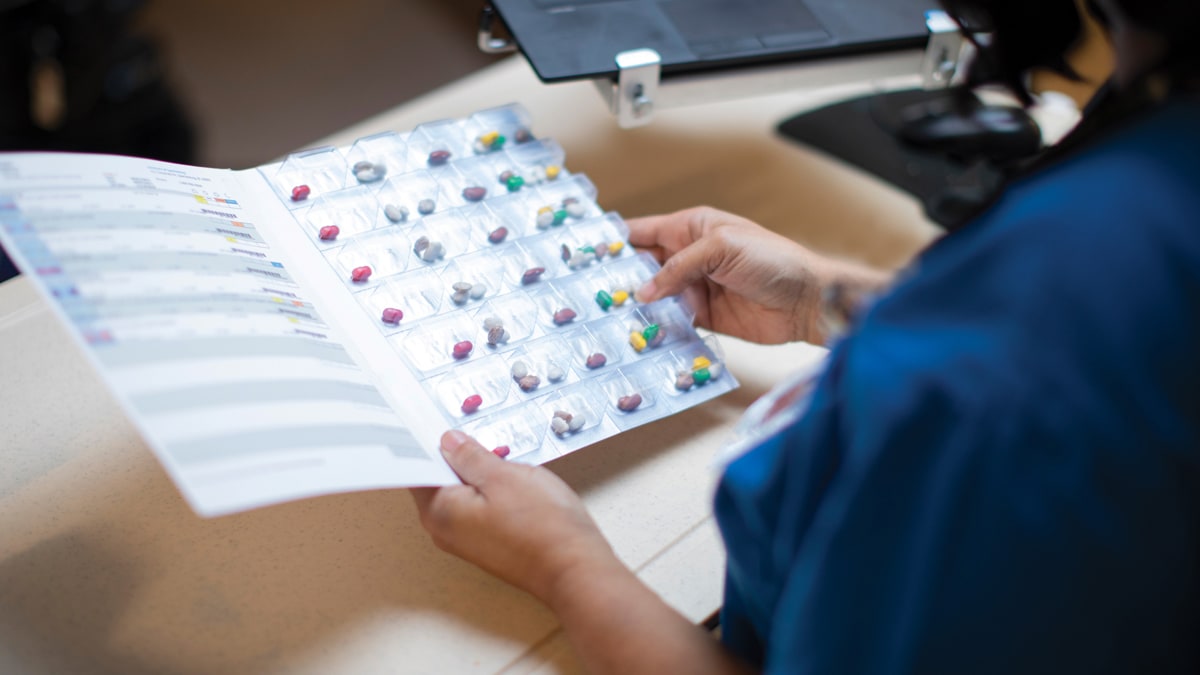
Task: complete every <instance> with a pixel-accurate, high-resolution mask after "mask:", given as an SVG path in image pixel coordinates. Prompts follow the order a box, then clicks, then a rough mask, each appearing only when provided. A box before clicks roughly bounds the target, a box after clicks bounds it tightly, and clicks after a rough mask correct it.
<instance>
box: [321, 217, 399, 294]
mask: <svg viewBox="0 0 1200 675" xmlns="http://www.w3.org/2000/svg"><path fill="white" fill-rule="evenodd" d="M408 249H409V240H408V238H407V237H405V236H404V233H402V232H401V231H400V230H398V229H396V228H389V229H386V230H378V231H374V232H369V233H367V234H363V235H360V236H358V237H355V238H354V239H353V240H351V241H350V242H348V243H347V244H346V245H345V246H343V247H341V248H338V249H333V250H330V251H326V252H325V259H326V260H328V261H329V263H330V264H331V265H332V266H333V268H334V269H335V270H337V271H338V274H339V276H340V277H341V278H342V281H344V282H345V283H346V284H347V285H349V286H351V287H352V288H354V289H355V290H358V289H361V288H368V287H371V286H374V285H376V284H378V283H379V281H380V280H381V279H384V278H387V277H390V276H392V275H395V274H400V273H401V272H403V271H405V270H406V269H408V264H409V257H410V255H411V254H410V253H409V251H408Z"/></svg>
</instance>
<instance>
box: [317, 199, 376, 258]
mask: <svg viewBox="0 0 1200 675" xmlns="http://www.w3.org/2000/svg"><path fill="white" fill-rule="evenodd" d="M377 210H378V204H376V202H375V196H374V195H373V194H372V193H371V192H370V191H369V190H367V189H366V188H354V189H350V190H338V191H337V192H331V193H329V194H326V195H325V196H323V197H321V198H319V199H317V200H316V201H314V202H313V205H312V207H311V208H309V210H308V212H307V213H305V214H304V216H303V218H304V224H305V226H306V228H307V229H308V232H309V234H310V235H311V236H312V238H313V239H314V240H316V241H317V245H318V246H321V247H322V248H329V247H332V246H334V245H337V244H339V243H344V242H345V241H346V240H347V239H350V238H353V237H355V236H357V235H360V234H363V233H366V232H370V231H371V230H374V229H375V227H376V223H375V212H376V211H377Z"/></svg>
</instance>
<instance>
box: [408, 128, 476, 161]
mask: <svg viewBox="0 0 1200 675" xmlns="http://www.w3.org/2000/svg"><path fill="white" fill-rule="evenodd" d="M471 154H472V153H471V144H470V142H469V141H468V140H467V131H466V130H465V124H464V123H463V122H460V121H458V120H437V121H433V122H426V123H425V124H422V125H420V126H418V127H417V128H416V129H413V132H412V134H411V135H409V137H408V156H409V166H411V167H414V168H416V167H422V166H423V167H425V168H428V169H430V170H432V171H433V172H435V173H442V172H446V171H449V170H450V166H451V165H452V164H453V163H454V162H456V161H458V160H461V159H463V158H465V157H469V156H470V155H471Z"/></svg>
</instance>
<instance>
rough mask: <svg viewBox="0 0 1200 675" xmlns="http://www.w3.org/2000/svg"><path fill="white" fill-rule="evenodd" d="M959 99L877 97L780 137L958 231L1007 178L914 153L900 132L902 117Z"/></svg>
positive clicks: (811, 119) (830, 110) (792, 125)
mask: <svg viewBox="0 0 1200 675" xmlns="http://www.w3.org/2000/svg"><path fill="white" fill-rule="evenodd" d="M955 95H956V94H955V93H953V92H952V91H951V90H947V89H940V90H924V89H906V90H901V91H895V92H887V93H882V94H872V95H870V96H864V97H861V98H855V99H850V100H848V101H843V102H840V103H836V104H833V105H830V106H827V107H825V108H820V109H817V110H814V111H811V112H806V113H803V114H800V115H797V116H795V117H792V118H789V119H787V120H784V121H783V122H781V123H780V124H779V133H780V134H782V135H783V136H785V137H786V138H789V139H791V140H793V141H796V142H798V143H801V144H803V145H806V146H809V147H812V148H815V149H818V150H821V151H823V152H825V153H827V154H829V155H832V156H834V157H836V158H838V159H840V160H842V161H845V162H847V163H849V164H851V165H853V166H855V167H858V168H860V169H862V170H864V171H866V172H868V173H870V174H872V175H874V176H876V177H878V178H880V179H882V180H884V181H886V182H888V183H890V184H892V185H895V186H896V187H898V188H900V189H901V190H904V191H905V192H908V193H910V194H912V195H913V196H915V197H916V198H917V199H918V200H919V201H920V202H921V203H922V204H923V205H924V208H925V213H926V215H927V216H928V217H929V218H930V220H932V221H933V222H935V223H937V224H938V225H941V226H942V227H944V228H946V229H954V228H955V227H957V226H959V225H960V224H962V223H963V222H964V220H966V219H967V218H969V217H970V216H971V215H972V214H974V213H977V212H978V210H979V209H980V208H982V207H983V206H984V205H986V204H987V203H988V202H989V201H990V200H991V198H992V196H993V195H994V194H995V193H996V191H997V190H998V189H999V188H1000V187H1001V185H1002V183H1003V176H1004V174H1003V173H1002V171H1001V170H999V169H997V168H996V167H995V166H994V165H992V164H991V163H990V162H988V161H986V160H981V159H980V160H961V159H956V158H952V157H948V156H946V155H944V154H939V153H932V152H929V151H925V150H920V149H916V148H913V147H911V146H909V145H908V144H906V143H904V142H902V141H901V140H899V138H898V137H897V133H896V132H897V130H898V129H899V127H900V126H901V124H902V121H903V120H902V117H901V111H903V110H905V109H906V108H910V107H911V106H913V105H917V104H923V103H929V102H931V101H941V100H948V99H949V97H951V96H955ZM957 95H961V94H957Z"/></svg>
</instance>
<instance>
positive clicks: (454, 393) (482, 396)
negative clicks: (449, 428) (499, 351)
mask: <svg viewBox="0 0 1200 675" xmlns="http://www.w3.org/2000/svg"><path fill="white" fill-rule="evenodd" d="M433 388H434V390H435V391H437V394H438V402H439V403H440V404H441V406H442V409H443V410H445V411H446V414H447V415H449V416H450V417H453V418H470V419H474V418H478V417H484V416H486V415H487V414H488V413H489V412H491V411H493V410H496V409H499V408H503V407H505V406H506V405H508V403H509V399H510V397H511V396H512V395H513V393H512V386H511V384H510V382H509V377H508V370H507V368H506V367H505V363H504V360H503V359H502V358H500V357H498V356H486V357H483V358H481V359H479V360H477V361H474V362H472V363H470V364H468V365H465V366H463V367H461V368H456V369H455V370H454V372H451V373H447V374H445V375H443V376H442V377H441V378H439V379H438V380H437V382H436V383H435V384H434V385H433Z"/></svg>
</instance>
